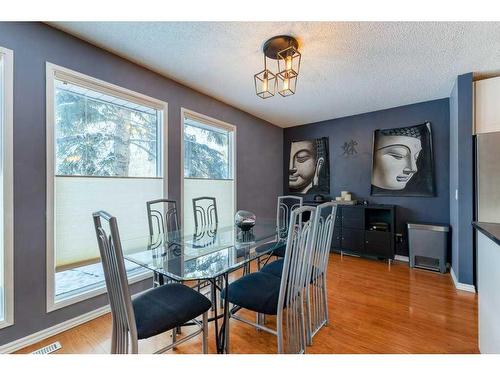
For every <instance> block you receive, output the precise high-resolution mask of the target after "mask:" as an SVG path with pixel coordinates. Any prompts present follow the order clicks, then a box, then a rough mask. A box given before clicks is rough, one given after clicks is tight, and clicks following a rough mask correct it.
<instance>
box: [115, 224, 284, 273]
mask: <svg viewBox="0 0 500 375" xmlns="http://www.w3.org/2000/svg"><path fill="white" fill-rule="evenodd" d="M275 236H276V222H275V221H274V220H265V219H261V220H259V221H258V222H257V224H256V225H255V226H254V227H253V228H252V229H251V230H250V231H247V232H243V231H241V230H240V229H239V228H237V227H236V226H230V227H222V228H202V229H199V230H197V231H196V232H195V233H189V234H185V233H183V232H182V231H176V232H169V233H166V234H165V235H164V236H162V235H158V236H153V237H150V236H144V237H141V238H133V239H128V240H124V241H122V247H123V254H124V257H125V259H127V260H129V261H131V262H134V263H136V264H139V265H141V266H143V267H145V268H148V269H150V270H152V271H154V272H157V273H160V274H162V275H164V276H166V277H168V278H171V279H174V280H177V281H187V280H203V279H210V278H215V277H218V276H220V275H222V274H224V273H228V272H232V271H234V270H236V269H238V268H241V267H243V266H244V265H245V264H247V263H249V262H250V261H252V260H253V259H256V258H257V257H259V256H262V255H265V254H266V253H257V252H255V246H257V245H258V244H261V243H263V242H268V241H271V240H274V239H275ZM270 252H272V249H269V251H268V252H267V253H270Z"/></svg>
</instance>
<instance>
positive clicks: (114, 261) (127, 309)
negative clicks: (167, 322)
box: [92, 211, 137, 353]
mask: <svg viewBox="0 0 500 375" xmlns="http://www.w3.org/2000/svg"><path fill="white" fill-rule="evenodd" d="M92 216H93V218H94V227H95V232H96V236H97V243H98V244H99V251H100V253H101V260H102V268H103V270H104V278H105V280H106V288H107V290H108V298H109V304H110V306H111V315H112V318H113V332H126V331H128V332H129V333H130V338H131V343H132V352H137V348H136V347H135V346H136V345H137V327H136V323H135V316H134V309H133V307H132V300H131V298H130V291H129V288H128V281H127V271H126V270H125V263H124V261H123V253H122V246H121V241H120V234H119V232H118V224H117V222H116V218H115V217H114V216H111V215H110V214H108V213H107V212H104V211H99V212H94V213H93V214H92ZM102 221H105V222H106V223H107V226H108V227H109V232H110V234H109V235H108V234H107V232H106V229H105V227H104V226H103V225H102V224H103V223H102ZM116 337H117V336H115V334H113V338H112V341H111V352H112V353H128V342H129V337H128V335H120V336H119V339H117V338H116Z"/></svg>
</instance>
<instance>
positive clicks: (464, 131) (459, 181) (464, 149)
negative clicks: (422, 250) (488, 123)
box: [450, 73, 474, 284]
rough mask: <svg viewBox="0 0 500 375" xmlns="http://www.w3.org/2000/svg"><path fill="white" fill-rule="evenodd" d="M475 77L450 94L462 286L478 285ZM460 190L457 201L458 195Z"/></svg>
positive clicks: (456, 250) (453, 217)
mask: <svg viewBox="0 0 500 375" xmlns="http://www.w3.org/2000/svg"><path fill="white" fill-rule="evenodd" d="M472 80H473V75H472V73H468V74H463V75H460V76H458V77H457V80H456V81H455V84H454V86H453V90H452V92H451V95H450V161H451V162H450V224H451V229H452V252H453V255H452V268H453V271H454V272H455V275H456V277H457V279H458V281H459V282H460V283H464V284H474V240H473V232H474V231H473V229H472V225H471V223H472V220H473V217H474V148H473V137H472V124H473V118H472V114H473V96H472V95H473V94H472V90H473V83H472ZM456 191H457V198H458V199H456V198H455V192H456Z"/></svg>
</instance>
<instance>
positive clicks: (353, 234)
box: [341, 228, 365, 253]
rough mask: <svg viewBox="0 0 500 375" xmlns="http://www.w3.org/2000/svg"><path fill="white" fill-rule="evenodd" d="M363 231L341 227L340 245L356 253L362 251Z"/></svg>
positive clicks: (363, 242)
mask: <svg viewBox="0 0 500 375" xmlns="http://www.w3.org/2000/svg"><path fill="white" fill-rule="evenodd" d="M364 244H365V232H364V231H363V230H358V229H350V228H342V237H341V247H342V249H343V250H349V251H353V252H356V253H363V251H364Z"/></svg>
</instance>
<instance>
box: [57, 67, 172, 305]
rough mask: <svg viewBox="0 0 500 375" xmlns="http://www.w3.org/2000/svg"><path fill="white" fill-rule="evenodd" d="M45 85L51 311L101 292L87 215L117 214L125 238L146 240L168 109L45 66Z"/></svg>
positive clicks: (162, 184)
mask: <svg viewBox="0 0 500 375" xmlns="http://www.w3.org/2000/svg"><path fill="white" fill-rule="evenodd" d="M47 84H48V95H47V97H48V98H49V94H50V98H51V99H52V100H51V101H48V103H47V112H48V118H47V126H48V131H47V137H48V138H47V144H48V147H47V152H48V153H49V154H48V158H47V163H48V165H47V173H48V176H47V178H48V185H50V187H51V188H48V200H47V201H48V202H51V203H50V207H48V209H49V210H51V212H50V213H51V217H50V220H49V223H48V238H49V239H51V241H48V251H49V257H48V259H49V262H48V271H49V272H48V274H49V276H48V277H49V278H50V280H48V281H49V283H48V285H49V288H48V303H49V310H52V309H55V308H58V307H62V306H66V305H68V304H70V303H74V302H76V301H79V300H82V299H85V298H88V297H90V296H93V295H96V294H99V293H102V292H104V290H105V289H104V274H103V270H102V266H101V263H100V256H99V249H98V247H97V242H96V238H95V231H94V227H93V221H92V216H91V215H92V212H94V211H98V210H105V211H108V212H109V213H111V214H112V215H114V216H116V217H117V218H118V222H119V225H120V234H121V237H122V239H123V240H126V239H127V238H134V237H135V238H137V237H144V236H146V235H147V234H148V229H147V216H146V201H148V200H152V199H157V198H160V197H163V196H166V179H165V178H164V176H166V173H165V171H164V169H166V163H165V161H164V160H163V159H164V158H163V156H164V155H165V154H166V153H165V152H164V150H163V147H164V145H165V144H166V142H165V136H166V132H164V129H165V127H164V118H166V113H165V111H166V103H162V102H159V101H157V100H155V99H152V98H148V97H145V96H143V95H141V94H137V93H133V92H130V91H128V90H125V89H122V88H119V87H116V86H114V85H111V84H108V83H105V82H102V81H97V80H95V79H93V78H90V77H87V76H83V75H81V74H79V73H76V72H72V71H69V70H66V69H63V68H59V67H56V66H54V65H51V64H50V65H48V75H47ZM50 255H51V256H50ZM126 267H127V270H128V273H129V276H130V279H131V281H134V280H137V279H139V278H140V275H139V274H143V269H142V268H140V267H138V266H135V265H134V264H132V263H128V262H126ZM142 276H144V275H142Z"/></svg>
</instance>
